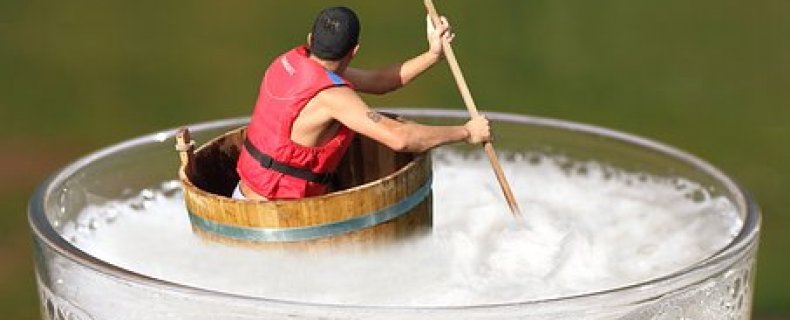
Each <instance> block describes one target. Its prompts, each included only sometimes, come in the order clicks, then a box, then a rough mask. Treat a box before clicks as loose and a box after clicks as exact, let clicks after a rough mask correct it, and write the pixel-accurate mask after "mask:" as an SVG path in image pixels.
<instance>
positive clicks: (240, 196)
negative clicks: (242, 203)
mask: <svg viewBox="0 0 790 320" xmlns="http://www.w3.org/2000/svg"><path fill="white" fill-rule="evenodd" d="M231 198H233V199H236V200H247V197H245V196H244V194H243V193H241V182H239V183H237V184H236V189H233V196H232V197H231Z"/></svg>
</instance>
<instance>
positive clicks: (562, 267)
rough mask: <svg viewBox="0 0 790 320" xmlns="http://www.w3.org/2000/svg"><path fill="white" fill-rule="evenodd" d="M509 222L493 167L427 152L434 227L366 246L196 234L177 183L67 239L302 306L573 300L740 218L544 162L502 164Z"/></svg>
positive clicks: (676, 192) (135, 265) (613, 174)
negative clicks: (290, 246) (282, 246)
mask: <svg viewBox="0 0 790 320" xmlns="http://www.w3.org/2000/svg"><path fill="white" fill-rule="evenodd" d="M504 158H505V159H506V161H504V162H503V163H502V164H503V167H504V168H505V172H506V175H507V177H508V179H509V181H510V184H511V187H512V189H513V190H514V192H515V194H516V197H517V199H518V202H519V204H520V206H521V211H522V212H523V221H519V220H516V219H514V218H513V216H512V215H511V214H510V212H509V209H508V207H507V204H506V203H505V201H504V199H503V197H502V195H501V191H500V189H499V185H498V184H497V182H496V179H495V177H494V175H493V172H492V170H491V168H490V165H489V163H488V161H487V160H486V159H485V158H484V157H482V156H481V155H479V154H473V155H461V154H458V153H455V152H451V151H449V150H446V149H441V150H437V151H435V152H434V180H433V192H434V193H433V197H434V198H433V204H434V211H433V212H434V213H433V216H434V227H433V232H432V233H431V234H430V235H429V236H426V237H424V238H421V239H419V240H416V241H409V242H403V243H397V244H392V245H386V246H383V247H381V248H380V249H378V250H371V251H365V252H347V253H346V252H338V251H328V252H320V251H319V252H314V251H311V252H304V251H293V252H286V251H266V250H255V249H249V248H242V247H232V246H227V245H223V244H218V243H209V242H206V241H205V240H202V239H201V238H199V237H198V236H196V235H194V234H193V233H192V229H191V227H190V223H189V219H188V216H187V212H186V210H185V208H184V204H183V197H182V194H181V193H180V190H179V185H178V182H177V181H168V182H165V183H163V185H162V187H161V188H158V189H157V190H144V191H142V192H141V193H140V194H139V196H137V197H135V198H134V199H129V200H123V201H113V202H108V203H103V204H97V205H94V206H90V207H88V208H86V209H85V210H84V212H82V213H81V215H80V218H79V219H78V220H77V221H76V222H73V223H70V224H68V225H66V226H65V227H64V229H63V232H62V234H63V236H64V238H66V239H67V240H68V241H70V242H71V243H73V244H74V245H76V246H77V247H79V248H80V249H82V250H83V251H85V252H87V253H89V254H91V255H93V256H95V257H97V258H99V259H101V260H104V261H106V262H108V263H111V264H114V265H116V266H118V267H121V268H124V269H127V270H130V271H133V272H136V273H139V274H143V275H146V276H150V277H154V278H158V279H162V280H166V281H170V282H174V283H179V284H183V285H188V286H193V287H198V288H204V289H209V290H214V291H220V292H227V293H234V294H240V295H247V296H253V297H264V298H269V299H278V300H289V301H298V302H309V303H328V304H347V305H368V306H370V305H381V306H415V307H416V306H466V305H481V304H499V303H509V302H520V301H527V300H535V299H549V298H555V297H562V296H569V295H578V294H584V293H589V292H595V291H601V290H608V289H613V288H617V287H621V286H626V285H631V284H634V283H638V282H643V281H646V280H650V279H654V278H657V277H661V276H665V275H668V274H671V273H673V272H677V271H679V270H681V269H684V268H686V267H688V266H690V265H693V264H695V263H697V262H699V261H701V260H703V259H704V258H706V257H709V256H710V255H712V254H713V253H715V252H717V251H719V250H720V249H722V248H723V247H724V246H726V244H727V243H729V242H730V241H731V240H732V238H733V237H734V236H735V235H736V234H737V232H738V230H739V229H740V228H741V224H742V222H741V220H740V219H739V217H738V215H737V211H736V208H735V207H734V205H733V203H732V202H731V201H729V200H728V199H727V198H724V197H721V196H714V195H712V194H711V193H709V192H708V191H707V190H706V189H705V188H704V187H703V186H700V185H698V184H697V183H695V182H693V181H689V180H685V179H682V178H679V177H657V176H652V175H649V174H645V173H637V172H625V171H622V170H619V169H616V168H612V167H609V166H606V165H603V164H599V163H595V162H573V161H570V160H568V159H565V158H563V157H560V156H546V155H539V154H531V155H523V154H522V155H514V156H508V157H504Z"/></svg>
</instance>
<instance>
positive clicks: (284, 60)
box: [234, 7, 490, 200]
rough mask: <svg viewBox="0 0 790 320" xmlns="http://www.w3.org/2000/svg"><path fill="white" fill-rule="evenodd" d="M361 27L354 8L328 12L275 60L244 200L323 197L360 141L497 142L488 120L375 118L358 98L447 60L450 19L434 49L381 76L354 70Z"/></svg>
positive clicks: (243, 163)
mask: <svg viewBox="0 0 790 320" xmlns="http://www.w3.org/2000/svg"><path fill="white" fill-rule="evenodd" d="M359 33H360V24H359V20H358V18H357V16H356V14H355V13H354V12H353V11H352V10H351V9H349V8H345V7H333V8H328V9H325V10H323V11H321V12H320V13H319V15H318V17H317V18H316V20H315V22H314V24H313V28H312V32H311V33H309V34H308V35H307V43H308V46H299V47H297V48H295V49H293V50H291V51H289V52H287V53H285V54H283V55H282V56H280V57H278V58H277V59H275V60H274V61H273V62H272V64H271V65H270V66H269V68H268V69H267V71H266V74H265V75H264V78H263V81H262V83H261V87H260V93H259V97H258V100H257V103H256V105H255V110H254V111H253V114H252V120H251V122H250V125H249V127H248V131H247V141H245V147H244V148H243V149H244V150H242V152H241V155H240V156H239V161H238V166H237V171H238V173H239V175H240V176H241V181H240V183H239V186H238V187H237V188H236V191H235V192H234V197H235V198H240V199H245V198H246V199H268V200H274V199H299V198H304V197H310V196H317V195H321V194H324V193H325V192H326V190H327V183H328V182H329V179H328V177H330V176H331V173H332V172H333V171H334V170H335V169H336V168H337V166H338V164H339V162H340V160H341V158H342V157H343V154H344V153H345V151H346V150H347V148H348V146H349V144H350V143H351V140H352V139H353V137H354V134H356V133H360V134H363V135H365V136H367V137H370V138H372V139H374V140H376V141H379V142H381V143H382V144H384V145H386V146H388V147H390V148H392V149H393V150H396V151H400V152H423V151H426V150H429V149H431V148H434V147H436V146H440V145H443V144H448V143H453V142H458V141H466V142H468V143H482V142H486V141H488V140H489V139H490V129H489V125H488V120H486V119H485V118H484V117H476V118H474V119H471V120H470V121H469V122H467V123H466V124H465V125H462V126H426V125H421V124H417V123H403V122H399V121H396V120H392V119H390V118H387V117H383V116H381V115H380V114H378V113H377V112H376V111H373V110H371V109H370V107H368V105H367V104H365V102H364V101H362V99H361V98H360V97H359V96H358V95H357V93H356V92H355V90H356V91H360V92H365V93H373V94H384V93H387V92H390V91H393V90H396V89H398V88H400V87H402V86H404V85H406V84H408V83H409V82H411V81H412V80H413V79H414V78H416V77H417V76H418V75H420V74H421V73H423V72H424V71H426V70H428V69H429V68H430V67H431V66H432V65H434V64H436V63H437V62H439V61H440V59H441V58H442V56H443V52H442V40H447V41H451V40H452V38H453V35H452V33H451V32H450V31H449V23H448V22H447V19H445V18H442V24H441V25H440V26H437V27H436V28H434V27H433V25H432V24H431V23H430V21H429V22H428V30H427V36H428V43H429V48H428V50H427V51H426V52H425V53H423V54H421V55H419V56H417V57H414V58H412V59H410V60H408V61H406V62H403V63H400V64H397V65H394V66H390V67H387V68H382V69H376V70H363V69H357V68H352V67H349V63H350V62H351V60H352V59H353V58H354V56H355V55H356V54H357V51H358V50H359V44H358V40H359Z"/></svg>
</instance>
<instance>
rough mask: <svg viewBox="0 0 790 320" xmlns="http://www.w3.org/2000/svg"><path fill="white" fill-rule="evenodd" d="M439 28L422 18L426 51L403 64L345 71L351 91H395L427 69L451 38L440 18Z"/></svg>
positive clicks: (451, 34)
mask: <svg viewBox="0 0 790 320" xmlns="http://www.w3.org/2000/svg"><path fill="white" fill-rule="evenodd" d="M441 20H442V24H441V25H440V26H438V27H435V28H434V26H433V22H432V21H431V20H430V19H429V18H428V17H426V36H427V38H428V50H427V51H426V52H424V53H422V54H420V55H418V56H416V57H414V58H411V59H409V60H407V61H405V62H403V63H399V64H395V65H392V66H389V67H385V68H381V69H372V70H365V69H357V68H347V69H346V70H345V72H344V73H343V76H344V77H345V78H346V79H348V81H351V83H352V84H354V87H355V88H356V89H357V90H358V91H360V92H365V93H373V94H384V93H387V92H390V91H393V90H397V89H399V88H401V87H403V86H405V85H406V84H408V83H410V82H411V81H412V80H414V79H415V78H417V76H419V75H420V74H422V73H423V72H425V71H426V70H428V69H430V68H431V66H433V65H434V64H436V62H438V61H439V60H440V59H441V58H442V56H443V55H444V50H443V48H442V41H445V40H446V41H449V42H452V40H453V37H454V36H455V35H454V34H453V33H452V32H450V23H449V22H447V19H446V18H444V17H442V19H441Z"/></svg>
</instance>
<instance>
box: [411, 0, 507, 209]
mask: <svg viewBox="0 0 790 320" xmlns="http://www.w3.org/2000/svg"><path fill="white" fill-rule="evenodd" d="M425 8H426V9H428V15H429V16H430V17H431V20H433V25H434V26H439V25H441V19H440V18H439V13H437V12H436V7H434V5H433V1H432V0H425ZM442 48H443V49H444V56H445V58H447V63H448V64H449V65H450V70H451V71H452V73H453V77H454V78H455V83H456V84H457V85H458V90H459V91H461V97H463V99H464V104H466V109H467V110H469V114H470V115H471V116H472V117H475V116H478V115H479V113H478V112H477V106H476V105H475V101H474V99H472V93H471V92H470V91H469V87H468V86H467V85H466V80H465V79H464V75H463V73H462V72H461V66H460V65H459V64H458V60H457V59H456V58H455V52H453V47H452V46H451V45H450V42H448V41H446V40H444V39H442ZM483 147H484V148H485V151H486V155H488V160H489V161H490V162H491V167H492V168H493V169H494V174H496V178H497V180H498V181H499V186H500V187H501V188H502V193H504V194H505V199H506V200H507V204H508V206H510V211H511V212H513V215H514V216H517V217H518V216H520V215H521V210H520V209H519V207H518V203H516V198H515V197H514V196H513V191H512V190H510V185H509V184H508V182H507V178H506V177H505V173H504V171H502V166H501V165H500V164H499V159H498V158H497V155H496V151H495V150H494V146H493V145H492V144H491V142H486V143H485V144H484V145H483Z"/></svg>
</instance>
